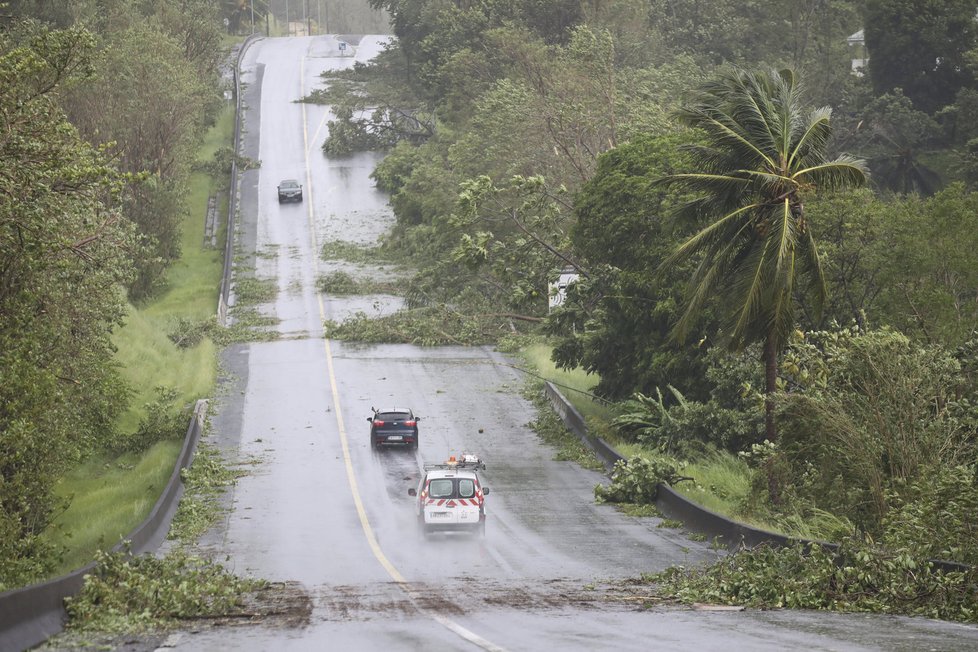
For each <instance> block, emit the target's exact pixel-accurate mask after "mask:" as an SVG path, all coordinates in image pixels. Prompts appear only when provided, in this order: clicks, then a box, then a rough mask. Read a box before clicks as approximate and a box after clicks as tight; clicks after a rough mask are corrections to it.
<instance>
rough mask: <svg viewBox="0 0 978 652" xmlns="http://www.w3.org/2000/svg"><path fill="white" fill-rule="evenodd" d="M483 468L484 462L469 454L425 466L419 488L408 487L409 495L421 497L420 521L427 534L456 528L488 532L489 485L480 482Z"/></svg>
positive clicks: (483, 533) (418, 506) (418, 504)
mask: <svg viewBox="0 0 978 652" xmlns="http://www.w3.org/2000/svg"><path fill="white" fill-rule="evenodd" d="M480 468H482V469H484V468H486V467H485V464H484V463H483V462H482V460H480V459H479V458H478V457H477V456H475V455H470V454H464V455H462V456H461V458H460V459H456V458H455V457H454V456H453V457H451V458H449V459H448V461H447V462H446V463H444V464H435V465H430V466H426V467H425V473H424V474H423V476H422V478H421V483H420V484H419V485H418V488H417V489H408V495H410V496H417V498H418V502H417V515H418V524H419V525H420V527H421V531H422V532H423V533H424V534H425V536H428V535H429V534H431V533H433V532H438V531H453V530H454V531H469V532H479V534H481V535H485V533H486V499H485V497H486V496H487V495H488V494H489V489H488V488H486V487H483V486H482V484H481V483H480V482H479V475H478V473H477V471H478V469H480Z"/></svg>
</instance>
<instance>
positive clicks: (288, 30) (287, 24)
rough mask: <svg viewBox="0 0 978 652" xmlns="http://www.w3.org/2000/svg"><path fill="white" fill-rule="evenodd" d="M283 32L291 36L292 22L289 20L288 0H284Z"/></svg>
mask: <svg viewBox="0 0 978 652" xmlns="http://www.w3.org/2000/svg"><path fill="white" fill-rule="evenodd" d="M285 34H286V36H292V23H290V22H289V0H285Z"/></svg>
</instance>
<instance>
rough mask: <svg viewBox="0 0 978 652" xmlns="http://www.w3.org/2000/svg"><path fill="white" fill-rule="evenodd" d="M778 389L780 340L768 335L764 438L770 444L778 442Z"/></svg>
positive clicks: (765, 370) (765, 353)
mask: <svg viewBox="0 0 978 652" xmlns="http://www.w3.org/2000/svg"><path fill="white" fill-rule="evenodd" d="M777 388H778V338H777V335H775V334H774V333H768V336H767V340H765V342H764V397H765V398H764V436H765V438H766V439H767V440H768V441H770V442H776V441H777V440H778V429H777V424H776V423H775V422H774V392H775V390H776V389H777Z"/></svg>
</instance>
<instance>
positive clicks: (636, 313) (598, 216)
mask: <svg viewBox="0 0 978 652" xmlns="http://www.w3.org/2000/svg"><path fill="white" fill-rule="evenodd" d="M681 142H682V136H680V135H678V134H670V135H666V136H651V135H646V136H644V137H638V138H635V139H634V140H632V141H630V142H628V143H625V144H623V145H621V146H619V147H616V148H615V149H612V150H609V151H608V152H605V153H604V154H603V155H602V156H601V157H600V158H599V160H598V166H597V172H596V173H595V175H594V177H593V178H592V179H591V180H590V181H588V182H587V183H586V184H584V186H582V187H581V190H580V191H579V192H578V194H577V196H576V197H575V201H574V214H575V217H576V222H575V223H574V226H573V227H572V228H571V231H570V237H571V242H572V244H573V251H574V255H575V256H576V257H577V258H578V259H580V260H581V261H583V264H584V265H585V266H586V267H587V269H588V271H589V273H590V278H588V279H582V280H580V281H578V282H577V283H575V284H573V285H572V286H571V288H570V291H569V293H568V297H567V300H566V301H565V302H564V304H563V306H562V307H561V308H560V309H559V310H556V311H555V312H554V313H553V314H552V315H550V318H549V322H548V330H549V331H550V333H551V334H552V335H554V336H556V337H557V339H556V341H555V345H554V360H555V361H556V362H557V363H558V364H559V365H560V366H562V367H565V368H574V367H577V366H582V367H584V368H585V369H586V370H587V371H589V372H593V373H595V374H597V375H598V377H599V379H600V380H599V382H598V385H597V387H596V390H595V391H597V392H598V393H599V394H601V395H603V396H607V397H609V398H615V399H621V398H625V397H628V396H630V395H631V394H632V393H633V392H642V393H644V394H652V393H654V391H655V389H656V388H664V387H665V386H666V385H672V386H675V387H678V388H680V389H681V390H682V392H683V393H684V394H686V395H687V396H688V397H690V398H705V396H706V388H705V387H704V384H703V383H702V382H700V381H701V380H702V377H703V357H702V352H703V349H701V348H697V349H692V350H691V349H689V348H683V347H679V346H678V345H677V343H676V342H675V341H674V340H673V339H672V338H670V336H669V334H670V330H671V328H672V325H673V324H674V323H675V319H676V315H677V311H678V308H679V302H680V300H681V295H682V288H681V280H680V279H681V276H682V273H683V270H676V271H675V272H674V273H673V274H671V275H670V276H669V277H667V278H666V277H662V278H657V277H656V275H655V270H656V268H657V267H658V266H659V264H660V263H661V262H662V261H663V260H664V259H665V258H666V257H667V256H668V255H669V253H670V252H671V251H672V250H673V249H674V248H675V246H676V244H677V240H676V237H675V235H674V234H672V233H671V231H670V229H669V225H668V223H667V219H666V214H667V212H668V207H669V205H670V202H671V201H673V200H674V199H675V197H672V196H670V195H671V193H670V192H669V190H668V189H667V188H664V187H662V186H661V185H657V184H656V183H655V180H656V179H657V178H658V177H660V176H662V175H664V174H668V173H671V172H674V171H675V170H676V169H677V167H678V166H681V165H682V164H683V162H684V159H683V158H682V156H681V155H680V154H679V153H678V151H677V150H678V147H679V145H680V143H681Z"/></svg>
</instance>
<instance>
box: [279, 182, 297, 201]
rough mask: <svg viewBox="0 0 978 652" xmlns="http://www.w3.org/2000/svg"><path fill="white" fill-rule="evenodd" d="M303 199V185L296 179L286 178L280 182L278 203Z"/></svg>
mask: <svg viewBox="0 0 978 652" xmlns="http://www.w3.org/2000/svg"><path fill="white" fill-rule="evenodd" d="M287 201H298V202H301V201H302V185H301V184H300V183H299V182H298V181H296V180H295V179H285V180H283V181H282V183H280V184H278V203H280V204H284V203H285V202H287Z"/></svg>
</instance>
